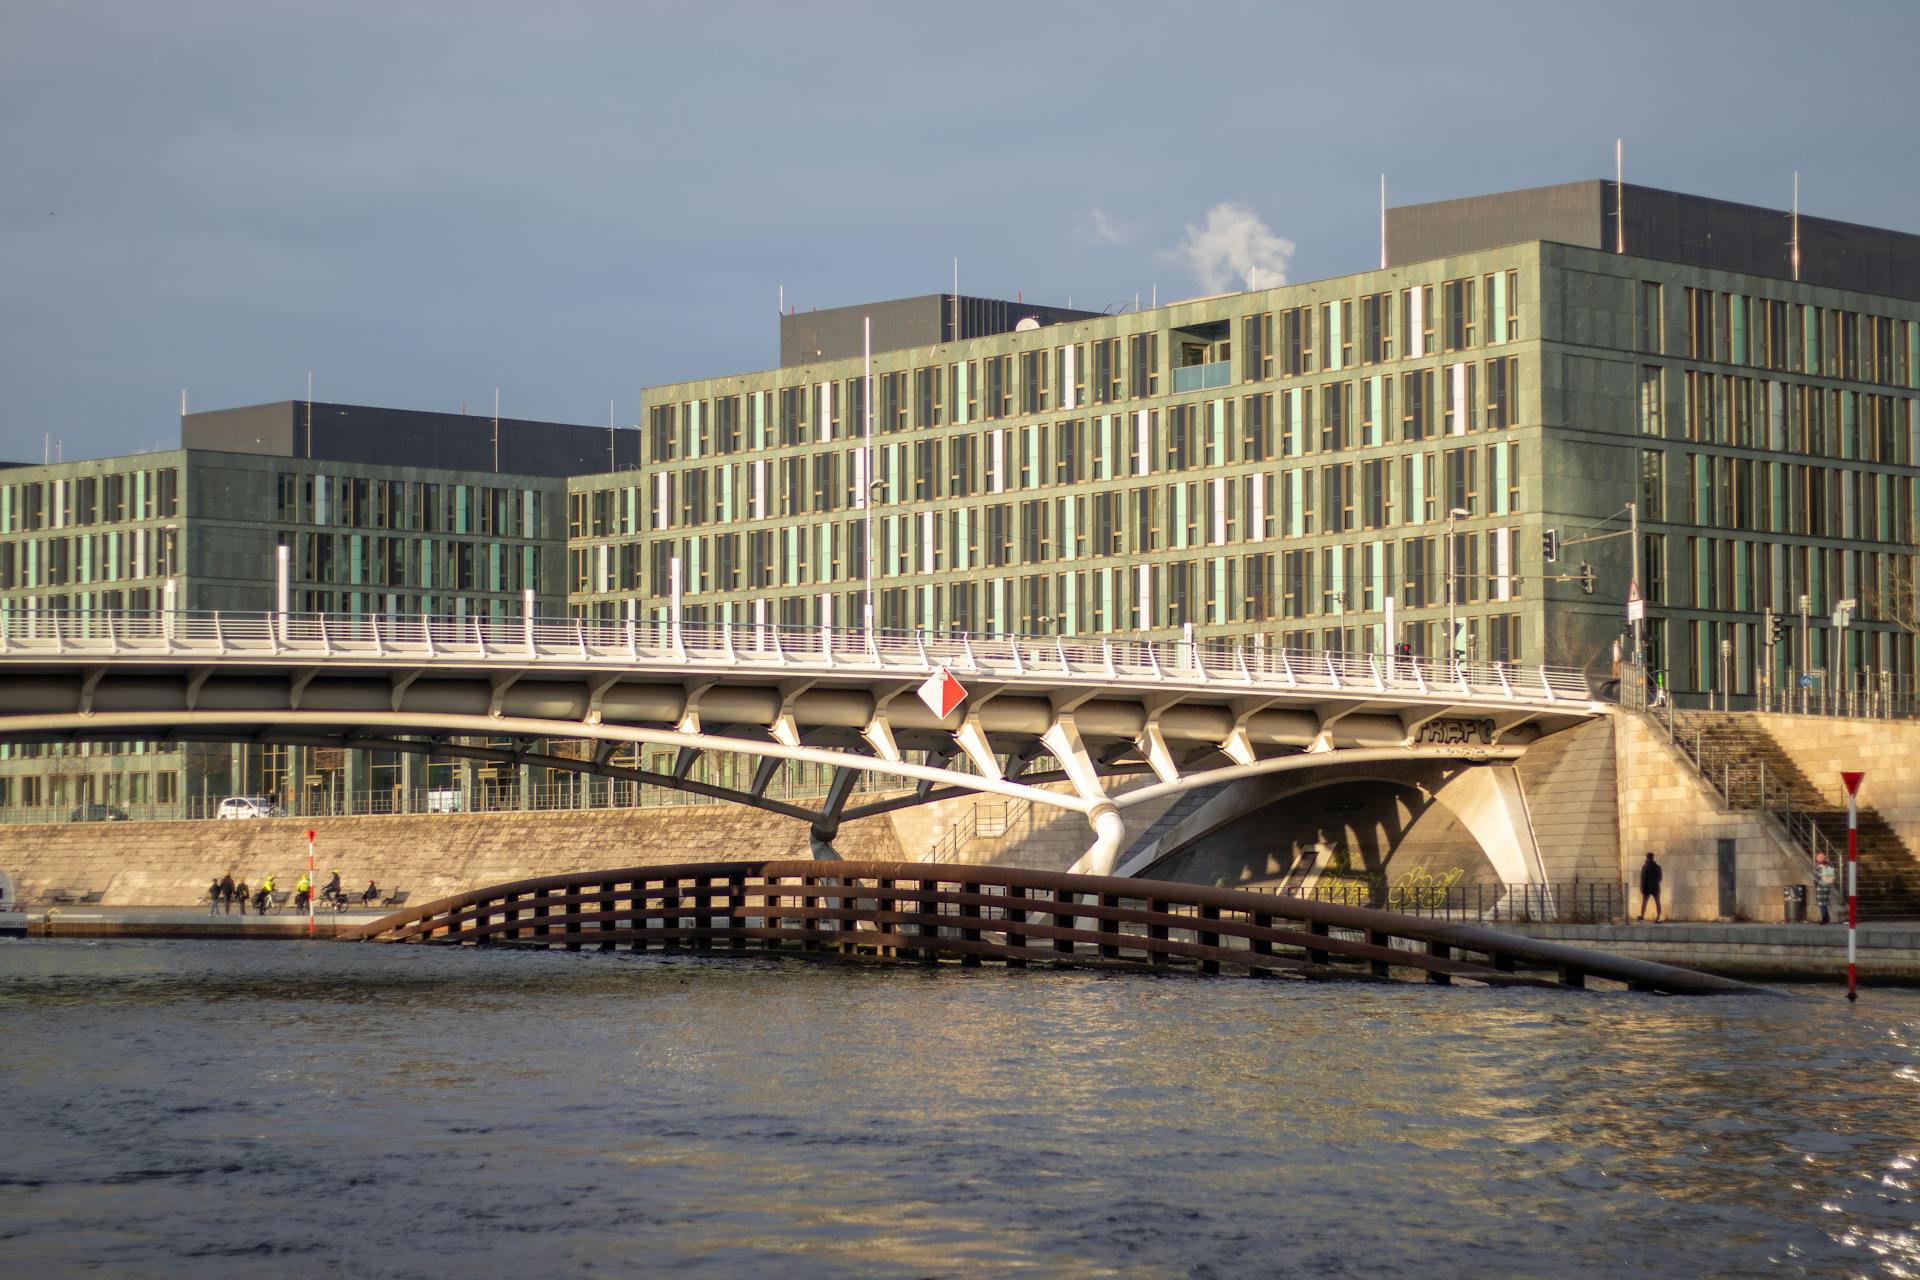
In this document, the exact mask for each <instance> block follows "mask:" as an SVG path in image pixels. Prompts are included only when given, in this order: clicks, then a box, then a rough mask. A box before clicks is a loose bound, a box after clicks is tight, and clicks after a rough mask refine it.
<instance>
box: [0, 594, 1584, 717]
mask: <svg viewBox="0 0 1920 1280" xmlns="http://www.w3.org/2000/svg"><path fill="white" fill-rule="evenodd" d="M1263 640H1264V637H1254V638H1253V639H1252V640H1251V642H1249V641H1246V640H1236V641H1232V642H1221V641H1217V640H1215V641H1194V640H1172V641H1167V640H1155V641H1147V640H1108V639H1101V638H1087V637H1076V636H1004V635H1003V636H973V635H969V634H967V633H964V632H961V633H946V634H933V633H928V632H923V631H911V632H901V631H882V630H874V631H871V632H868V631H865V630H860V629H837V628H830V627H794V626H780V625H775V624H771V623H768V624H748V625H743V626H737V627H736V626H734V625H732V624H731V623H682V624H679V625H675V624H672V623H668V622H659V621H628V620H622V621H603V620H595V619H584V618H567V619H555V618H478V617H473V618H440V617H418V616H414V617H380V616H377V615H371V614H356V615H334V614H306V613H289V614H284V615H282V614H274V613H187V612H174V613H166V612H144V613H134V612H107V611H101V612H87V613H73V614H68V613H57V612H26V613H18V614H12V615H9V616H8V617H6V618H5V619H3V620H0V657H47V656H57V657H75V656H79V657H92V656H103V657H117V656H165V657H200V656H205V657H235V658H258V657H288V658H298V659H300V660H302V661H310V660H312V659H314V658H327V657H336V658H346V659H387V658H402V659H405V660H408V661H426V662H432V661H436V660H447V661H459V660H488V659H512V658H524V659H527V660H529V661H535V662H538V661H543V660H544V661H553V662H556V663H588V664H596V665H597V664H616V665H617V664H642V663H646V664H673V665H680V666H687V665H691V666H710V667H720V668H749V669H751V668H768V667H773V668H800V669H805V670H819V669H831V670H847V671H850V672H851V671H880V672H900V673H915V674H925V673H930V672H932V671H934V670H935V669H937V668H940V667H947V668H950V669H951V670H953V671H955V672H956V673H959V674H973V675H979V676H988V677H995V678H1007V677H1015V678H1017V677H1023V676H1024V677H1033V678H1044V677H1065V678H1071V679H1073V680H1075V681H1079V682H1089V681H1091V682H1102V681H1105V682H1124V683H1138V682H1141V681H1173V682H1179V683H1186V684H1209V683H1217V684H1225V685H1232V686H1258V687H1262V688H1277V689H1307V690H1312V691H1324V692H1345V693H1347V694H1349V695H1354V694H1359V695H1364V694H1366V693H1369V692H1373V693H1382V694H1388V693H1390V694H1393V695H1395V696H1409V695H1413V696H1421V697H1433V698H1454V697H1457V698H1462V699H1466V700H1479V701H1486V700H1498V701H1527V702H1549V703H1551V702H1560V701H1573V702H1585V701H1588V700H1590V699H1591V698H1592V696H1593V694H1592V690H1591V688H1590V687H1589V685H1588V682H1587V679H1586V677H1585V676H1584V675H1583V674H1582V673H1581V672H1579V671H1577V670H1573V669H1569V668H1562V667H1548V666H1519V665H1516V664H1509V663H1501V662H1454V663H1447V662H1436V661H1434V660H1432V659H1428V658H1418V657H1407V656H1399V655H1385V654H1372V653H1337V652H1332V651H1311V650H1300V649H1286V648H1280V647H1277V646H1270V645H1267V644H1264V643H1262V641H1263Z"/></svg>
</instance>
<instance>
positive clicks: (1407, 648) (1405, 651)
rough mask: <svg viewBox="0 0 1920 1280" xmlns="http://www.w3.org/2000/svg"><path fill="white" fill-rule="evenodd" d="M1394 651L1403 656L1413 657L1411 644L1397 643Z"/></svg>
mask: <svg viewBox="0 0 1920 1280" xmlns="http://www.w3.org/2000/svg"><path fill="white" fill-rule="evenodd" d="M1393 651H1394V652H1395V653H1397V654H1399V655H1400V656H1401V657H1403V658H1411V657H1412V656H1413V646H1412V645H1410V644H1397V645H1395V646H1393Z"/></svg>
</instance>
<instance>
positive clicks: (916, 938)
mask: <svg viewBox="0 0 1920 1280" xmlns="http://www.w3.org/2000/svg"><path fill="white" fill-rule="evenodd" d="M350 936H353V937H357V938H360V939H362V940H378V941H384V942H439V943H457V944H474V945H518V946H532V947H566V948H568V949H570V950H576V951H577V950H581V949H583V948H595V949H598V950H608V951H610V950H614V949H616V948H618V947H621V946H625V947H628V948H630V949H634V950H647V949H668V950H682V949H692V950H700V951H723V952H736V953H739V952H758V953H766V952H802V953H805V952H815V953H831V954H841V955H867V956H877V957H882V958H899V959H907V958H912V959H918V960H923V961H938V960H942V959H946V960H957V961H959V962H960V963H961V964H963V965H978V964H980V963H981V962H983V961H987V960H992V961H996V962H999V963H1004V964H1007V965H1011V966H1016V967H1017V966H1024V965H1028V964H1034V963H1046V964H1065V965H1108V966H1127V967H1135V968H1187V969H1198V970H1200V971H1201V972H1205V973H1221V972H1239V973H1246V974H1249V975H1253V976H1276V975H1294V976H1301V977H1313V978H1372V979H1382V978H1390V977H1392V976H1393V974H1394V973H1395V971H1400V972H1402V973H1404V972H1408V971H1411V972H1414V973H1417V974H1419V975H1421V976H1422V977H1424V978H1425V979H1426V980H1427V981H1429V982H1438V983H1448V982H1452V981H1454V980H1455V979H1465V980H1471V981H1474V982H1481V983H1486V984H1490V985H1506V984H1521V985H1536V986H1538V985H1554V984H1558V985H1564V986H1582V985H1584V984H1585V982H1586V980H1587V978H1588V977H1590V976H1591V977H1598V978H1606V979H1610V980H1613V981H1617V982H1622V983H1626V984H1628V985H1630V986H1632V987H1635V988H1637V989H1640V990H1648V991H1664V992H1670V993H1675V994H1706V993H1711V992H1730V991H1744V990H1750V988H1747V987H1745V986H1743V985H1742V984H1740V983H1737V982H1732V981H1730V980H1728V979H1724V978H1715V977H1711V976H1709V975H1706V974H1698V973H1692V972H1689V971H1688V970H1684V969H1676V968H1673V967H1670V966H1667V965H1658V964H1652V963H1650V962H1647V961H1643V960H1633V959H1628V958H1625V957H1620V956H1610V955H1602V954H1599V953H1594V952H1586V951H1580V950H1577V949H1575V948H1571V947H1565V946H1561V945H1559V944H1556V943H1551V942H1542V941H1539V940H1536V939H1531V938H1524V937H1519V936H1516V935H1514V934H1511V933H1503V932H1499V931H1496V930H1491V929H1482V928H1478V927H1476V926H1473V925H1469V924H1458V923H1449V922H1445V921H1437V920H1425V919H1418V918H1415V917H1412V916H1406V915H1396V914H1394V913H1392V912H1386V911H1375V910H1370V909H1367V908H1364V907H1350V906H1339V905H1332V904H1328V903H1320V902H1311V901H1307V900H1304V899H1299V898H1288V897H1283V896H1274V895H1269V894H1261V893H1246V892H1242V891H1237V890H1231V889H1217V888H1213V887H1211V886H1206V885H1192V884H1175V883H1170V882H1166V881H1151V880H1123V879H1114V878H1111V877H1105V876H1080V875H1068V874H1065V873H1059V872H1041V871H1028V870H1024V869H1021V868H1017V867H990V866H973V865H966V864H961V865H952V864H948V865H935V864H932V863H916V862H819V861H764V862H706V863H685V864H679V865H672V866H655V867H626V868H621V869H618V870H609V871H587V872H577V873H571V874H567V875H557V876H542V877H539V878H536V879H531V880H521V881H517V882H515V883H513V884H505V885H498V886H494V887H492V888H487V889H477V890H474V891H472V892H469V893H464V894H457V895H455V896H453V897H449V898H442V899H440V900H439V901H437V902H431V903H427V904H425V905H424V906H421V907H419V908H412V909H408V910H406V911H402V912H397V913H395V914H393V915H390V916H388V917H386V918H385V919H382V920H379V921H375V922H374V923H372V924H369V925H366V926H364V927H363V928H361V929H359V930H356V931H354V933H353V934H352V935H350ZM1522 968H1526V969H1531V970H1544V971H1545V972H1546V973H1547V974H1549V975H1551V976H1550V977H1541V976H1536V975H1535V974H1532V973H1522V972H1519V970H1520V969H1522Z"/></svg>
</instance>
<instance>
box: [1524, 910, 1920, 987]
mask: <svg viewBox="0 0 1920 1280" xmlns="http://www.w3.org/2000/svg"><path fill="white" fill-rule="evenodd" d="M1490 927H1492V928H1496V929H1503V930H1506V931H1508V932H1510V933H1517V934H1523V935H1525V936H1526V937H1529V938H1539V939H1541V940H1542V941H1551V942H1564V943H1566V944H1567V945H1568V946H1574V947H1585V948H1587V949H1589V950H1592V951H1605V952H1608V953H1610V954H1613V955H1620V956H1630V957H1632V958H1634V959H1636V960H1654V961H1658V962H1659V963H1661V964H1673V965H1681V966H1683V967H1685V968H1689V969H1700V970H1702V971H1704V972H1707V973H1718V974H1723V975H1725V976H1727V977H1730V978H1748V979H1759V980H1762V981H1767V980H1771V981H1777V982H1810V981H1821V980H1825V979H1835V980H1843V979H1844V978H1845V977H1846V973H1847V927H1846V925H1845V924H1844V923H1840V924H1825V925H1822V924H1720V923H1713V924H1702V923H1695V922H1680V923H1676V924H1664V923H1663V924H1639V923H1637V922H1634V923H1627V924H1495V925H1492V926H1490ZM1858 947H1859V950H1858V960H1859V966H1860V978H1861V980H1862V981H1863V982H1868V983H1898V984H1900V985H1902V986H1920V920H1876V921H1873V922H1871V923H1868V924H1863V925H1861V926H1860V932H1859V943H1858Z"/></svg>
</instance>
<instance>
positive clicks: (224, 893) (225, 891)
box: [220, 871, 233, 916]
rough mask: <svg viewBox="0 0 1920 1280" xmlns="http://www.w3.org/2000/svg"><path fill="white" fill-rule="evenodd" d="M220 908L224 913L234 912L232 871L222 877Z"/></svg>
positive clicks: (230, 913)
mask: <svg viewBox="0 0 1920 1280" xmlns="http://www.w3.org/2000/svg"><path fill="white" fill-rule="evenodd" d="M220 910H221V914H223V915H229V916H230V915H232V914H233V873H232V872H231V871H229V872H228V873H227V874H226V875H224V876H221V877H220Z"/></svg>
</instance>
